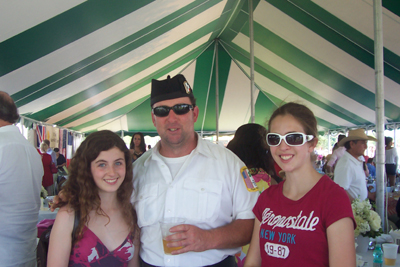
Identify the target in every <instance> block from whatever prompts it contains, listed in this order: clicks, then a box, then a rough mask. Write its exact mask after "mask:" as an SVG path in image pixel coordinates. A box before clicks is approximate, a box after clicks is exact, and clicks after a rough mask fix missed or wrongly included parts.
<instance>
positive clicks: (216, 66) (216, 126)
mask: <svg viewBox="0 0 400 267" xmlns="http://www.w3.org/2000/svg"><path fill="white" fill-rule="evenodd" d="M215 116H216V118H215V135H216V136H217V140H216V141H217V144H218V141H219V66H218V39H217V40H215Z"/></svg>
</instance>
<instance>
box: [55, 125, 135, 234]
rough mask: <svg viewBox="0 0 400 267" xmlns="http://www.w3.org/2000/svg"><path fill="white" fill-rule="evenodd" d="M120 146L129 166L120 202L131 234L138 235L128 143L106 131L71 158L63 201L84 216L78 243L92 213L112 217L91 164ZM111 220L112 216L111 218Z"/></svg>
mask: <svg viewBox="0 0 400 267" xmlns="http://www.w3.org/2000/svg"><path fill="white" fill-rule="evenodd" d="M114 147H117V148H118V149H120V150H121V151H122V152H123V153H124V158H125V163H126V174H125V179H124V181H123V182H122V184H121V186H120V187H119V188H118V191H117V200H118V202H119V203H120V205H121V207H122V213H123V217H124V219H125V221H126V223H127V224H128V225H129V226H130V229H131V232H132V233H133V234H136V231H138V230H139V228H138V226H137V215H136V212H135V210H134V208H133V206H132V203H131V201H130V199H131V195H132V192H133V173H132V164H131V162H132V159H131V155H130V152H129V150H128V148H127V147H126V144H125V142H124V141H123V140H122V139H121V137H119V136H118V135H117V134H115V133H113V132H111V131H108V130H104V131H98V132H94V133H91V134H90V135H88V137H87V138H86V139H85V140H84V141H83V142H82V144H81V145H80V146H79V148H78V150H77V151H76V153H75V155H74V156H73V158H72V159H71V163H70V165H69V167H68V171H69V175H68V179H67V182H66V183H65V186H64V187H63V190H62V191H63V201H62V202H61V203H60V204H61V205H66V204H69V206H70V207H71V208H73V209H74V210H75V211H77V212H78V213H79V214H80V220H79V225H78V227H77V229H76V236H77V239H76V240H75V242H76V241H78V240H79V239H80V238H81V237H82V234H83V227H84V226H85V225H86V224H87V223H88V221H89V219H90V218H89V212H90V211H92V210H95V211H96V213H97V214H99V215H103V216H106V217H108V215H107V214H106V213H105V212H104V211H103V210H102V209H101V205H100V204H101V199H100V197H99V190H98V187H97V186H96V184H95V182H94V179H93V175H92V172H91V162H92V161H93V160H95V159H96V158H97V157H98V156H99V154H100V153H101V152H102V151H107V150H110V149H112V148H114ZM108 218H109V217H108Z"/></svg>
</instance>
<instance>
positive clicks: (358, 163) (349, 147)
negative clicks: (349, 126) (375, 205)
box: [334, 129, 377, 201]
mask: <svg viewBox="0 0 400 267" xmlns="http://www.w3.org/2000/svg"><path fill="white" fill-rule="evenodd" d="M368 140H371V141H377V140H376V138H374V137H372V136H367V135H366V134H365V131H364V129H357V130H350V131H349V134H348V136H347V137H346V138H343V139H342V140H341V141H340V142H339V144H338V145H339V146H344V147H345V148H346V152H345V153H344V155H343V156H342V157H341V158H340V159H339V160H338V162H337V163H336V167H335V176H334V181H335V182H336V183H337V184H338V185H340V186H341V187H343V188H344V190H346V192H347V195H348V196H349V198H350V201H353V199H355V198H359V199H360V200H364V199H366V198H367V197H368V190H367V184H366V181H365V179H366V176H365V172H364V169H363V164H364V160H363V159H364V158H363V157H364V152H365V150H366V149H367V141H368Z"/></svg>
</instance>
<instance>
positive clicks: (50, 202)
mask: <svg viewBox="0 0 400 267" xmlns="http://www.w3.org/2000/svg"><path fill="white" fill-rule="evenodd" d="M46 200H47V203H48V205H49V208H51V205H53V200H54V196H48V197H46Z"/></svg>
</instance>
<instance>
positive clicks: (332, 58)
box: [0, 0, 400, 134]
mask: <svg viewBox="0 0 400 267" xmlns="http://www.w3.org/2000/svg"><path fill="white" fill-rule="evenodd" d="M252 5H253V12H254V13H253V14H254V19H253V21H254V62H255V86H256V89H255V92H254V101H255V122H256V123H259V124H263V125H265V122H266V121H267V120H268V117H269V116H270V115H271V113H272V112H273V110H274V109H275V108H276V107H277V106H279V105H281V104H282V103H284V102H288V101H297V102H300V103H303V104H305V105H307V106H308V107H309V108H310V109H311V110H312V111H313V112H314V114H315V115H316V117H317V119H318V124H319V130H320V131H321V132H327V131H329V130H331V131H335V130H338V129H347V128H354V127H360V126H362V127H366V128H368V127H373V126H374V125H375V71H374V20H373V5H372V0H353V1H348V0H313V1H311V0H288V1H286V0H260V1H258V0H254V1H253V2H252ZM248 6H249V4H248V1H247V0H246V1H245V0H155V1H150V0H115V1H109V0H87V1H83V0H68V1H64V0H29V1H25V0H13V1H9V0H0V7H1V8H0V90H1V91H5V92H7V93H9V94H10V95H11V97H12V98H13V99H14V101H15V102H16V104H17V106H18V108H19V112H20V114H21V115H22V116H23V117H24V118H25V119H26V120H28V121H29V120H32V121H40V122H46V123H48V124H55V125H57V126H59V127H62V128H67V129H71V130H74V131H80V132H85V133H88V132H93V131H97V130H100V129H110V130H112V131H115V132H119V131H124V132H136V131H141V132H144V133H147V134H154V133H155V132H156V130H155V127H154V126H153V124H152V121H151V109H150V99H149V98H150V89H151V88H150V85H151V79H165V78H166V77H167V75H171V77H172V76H174V75H176V74H178V73H182V74H183V75H185V77H186V78H187V80H188V82H189V83H190V84H191V85H192V88H193V92H194V95H195V97H196V98H197V105H198V107H199V109H200V114H199V118H198V121H197V122H196V124H195V130H196V131H198V132H202V133H205V134H207V133H215V130H216V125H217V120H218V129H219V131H220V132H221V133H225V132H226V133H230V132H234V131H235V130H236V129H237V128H238V127H239V126H240V125H242V124H245V123H248V122H250V115H251V109H250V107H251V104H250V103H251V93H250V88H251V85H250V80H249V77H250V38H249V36H250V34H249V8H248ZM382 17H383V44H384V75H385V78H384V92H385V101H384V103H385V108H384V116H385V123H387V124H392V125H393V124H394V125H396V124H395V123H396V122H398V123H400V108H399V107H400V34H399V33H400V1H398V0H383V14H382ZM217 75H218V77H217ZM216 81H218V86H216ZM216 88H218V91H217V90H216Z"/></svg>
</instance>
